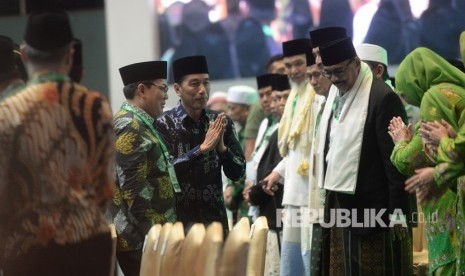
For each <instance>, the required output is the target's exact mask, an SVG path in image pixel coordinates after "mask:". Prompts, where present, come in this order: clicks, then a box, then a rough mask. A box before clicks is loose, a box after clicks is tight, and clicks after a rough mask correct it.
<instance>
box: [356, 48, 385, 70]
mask: <svg viewBox="0 0 465 276" xmlns="http://www.w3.org/2000/svg"><path fill="white" fill-rule="evenodd" d="M355 51H356V52H357V56H358V57H359V58H360V60H367V61H375V62H379V63H382V64H384V65H386V66H388V57H387V51H386V49H384V48H383V47H381V46H378V45H374V44H368V43H362V44H359V45H357V46H355Z"/></svg>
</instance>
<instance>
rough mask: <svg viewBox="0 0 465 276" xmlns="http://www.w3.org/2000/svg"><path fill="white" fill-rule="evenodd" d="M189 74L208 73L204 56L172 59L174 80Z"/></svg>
mask: <svg viewBox="0 0 465 276" xmlns="http://www.w3.org/2000/svg"><path fill="white" fill-rule="evenodd" d="M190 74H208V65H207V58H206V57H205V56H188V57H183V58H179V59H177V60H175V61H173V76H174V79H175V81H176V80H178V79H180V78H182V77H184V76H185V75H190Z"/></svg>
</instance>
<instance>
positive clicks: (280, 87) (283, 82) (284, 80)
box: [271, 74, 291, 91]
mask: <svg viewBox="0 0 465 276" xmlns="http://www.w3.org/2000/svg"><path fill="white" fill-rule="evenodd" d="M271 89H273V91H286V90H289V89H291V85H290V84H289V78H288V77H287V75H279V74H276V75H275V76H273V77H272V78H271Z"/></svg>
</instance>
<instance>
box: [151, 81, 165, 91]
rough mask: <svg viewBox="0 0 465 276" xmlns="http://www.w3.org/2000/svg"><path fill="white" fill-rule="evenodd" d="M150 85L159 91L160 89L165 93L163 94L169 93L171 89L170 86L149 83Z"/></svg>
mask: <svg viewBox="0 0 465 276" xmlns="http://www.w3.org/2000/svg"><path fill="white" fill-rule="evenodd" d="M149 84H150V85H153V86H156V87H157V88H158V89H160V90H161V91H163V93H168V90H169V87H168V85H166V84H162V85H160V84H156V83H154V82H149Z"/></svg>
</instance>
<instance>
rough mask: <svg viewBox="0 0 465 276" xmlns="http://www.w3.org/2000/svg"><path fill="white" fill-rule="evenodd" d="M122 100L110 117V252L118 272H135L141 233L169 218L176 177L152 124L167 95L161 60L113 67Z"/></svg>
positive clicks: (172, 213) (172, 212) (172, 216)
mask: <svg viewBox="0 0 465 276" xmlns="http://www.w3.org/2000/svg"><path fill="white" fill-rule="evenodd" d="M119 72H120V74H121V78H122V80H123V84H124V88H123V92H124V96H125V97H126V101H125V102H124V103H123V105H122V106H121V109H120V110H119V111H118V113H116V115H115V117H114V119H113V123H114V128H115V135H116V178H117V183H116V188H115V194H114V198H113V201H112V204H111V205H110V208H109V211H110V213H111V216H112V218H113V222H114V224H115V226H116V231H117V234H118V243H117V253H116V257H117V259H118V263H119V265H120V267H121V270H122V271H123V272H124V275H126V276H129V275H139V272H140V264H141V259H142V247H143V244H144V239H145V235H146V234H147V233H148V231H149V230H150V228H151V227H152V225H154V224H157V223H160V224H163V223H165V222H173V223H174V222H175V221H176V212H175V193H176V192H177V191H178V186H177V179H176V175H175V173H174V170H173V169H172V165H171V164H170V163H169V159H170V156H169V153H168V150H167V147H166V145H165V143H164V141H163V140H162V139H161V138H160V136H159V134H158V132H157V131H156V130H155V128H154V121H155V120H156V118H157V117H158V116H160V115H161V114H162V113H163V107H164V105H165V101H166V100H167V99H168V94H167V92H168V86H167V85H166V77H167V65H166V62H165V61H148V62H141V63H135V64H131V65H127V66H125V67H122V68H120V69H119Z"/></svg>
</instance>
